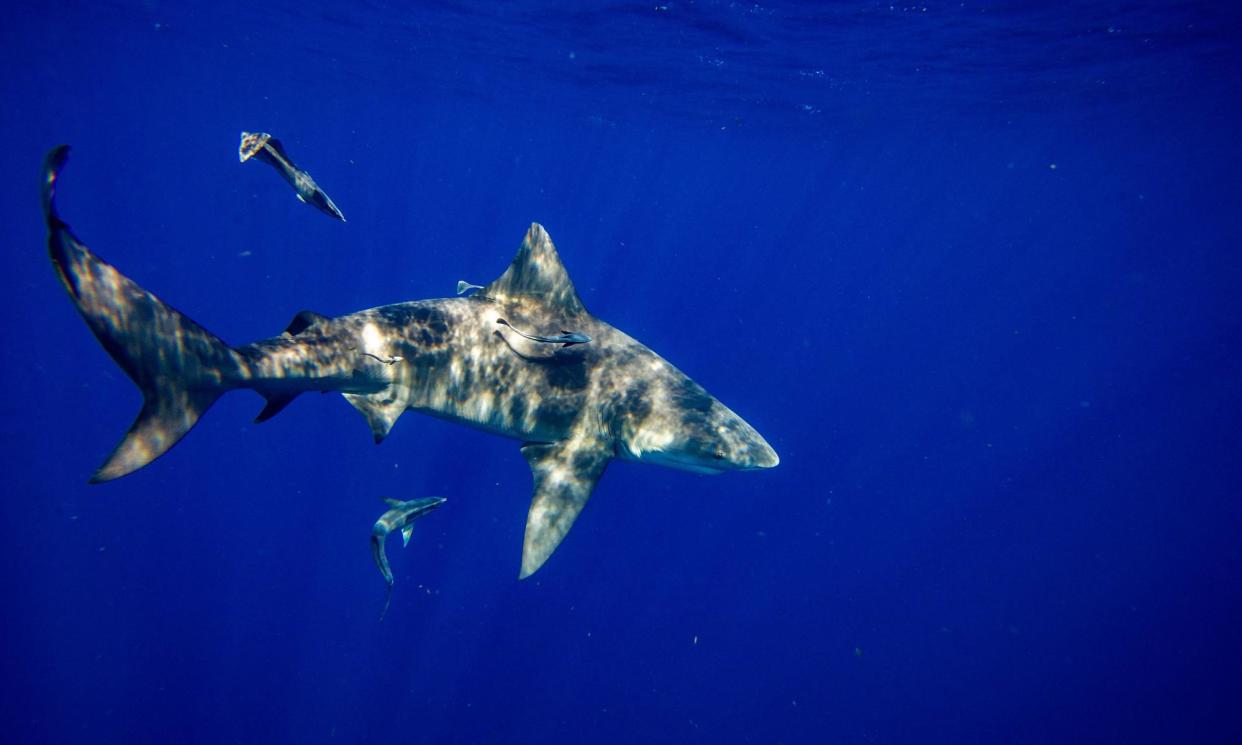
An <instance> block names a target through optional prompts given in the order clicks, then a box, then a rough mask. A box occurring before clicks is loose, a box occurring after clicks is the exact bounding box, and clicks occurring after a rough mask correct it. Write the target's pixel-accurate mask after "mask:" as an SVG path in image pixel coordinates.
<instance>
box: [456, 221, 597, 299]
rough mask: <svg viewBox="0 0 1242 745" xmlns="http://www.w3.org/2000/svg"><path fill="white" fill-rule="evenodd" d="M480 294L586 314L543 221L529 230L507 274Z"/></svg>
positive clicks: (506, 271) (534, 224)
mask: <svg viewBox="0 0 1242 745" xmlns="http://www.w3.org/2000/svg"><path fill="white" fill-rule="evenodd" d="M480 294H482V295H486V296H487V297H490V298H493V299H495V300H501V301H504V300H521V299H524V298H530V299H535V300H537V301H539V302H540V303H542V304H543V305H545V306H547V307H550V308H555V309H556V310H558V311H559V312H560V313H562V314H563V315H566V316H571V317H572V316H577V315H580V314H583V313H586V308H584V307H583V306H582V301H581V300H579V299H578V292H577V291H576V290H575V289H574V283H573V282H571V281H570V279H569V272H567V271H565V265H564V264H562V263H561V257H560V256H558V255H557V253H556V246H554V245H552V239H551V238H549V237H548V232H547V231H546V230H544V229H543V226H542V225H540V224H539V223H532V224H531V226H530V230H528V231H526V238H525V240H523V241H522V247H521V248H519V249H518V252H517V256H514V257H513V263H512V264H510V265H509V268H508V269H506V270H505V273H504V274H502V275H500V278H499V279H497V280H496V281H494V282H492V283H491V284H490V285H488V286H487V287H484V288H483V289H482V290H481V291H480Z"/></svg>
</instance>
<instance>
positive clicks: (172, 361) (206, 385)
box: [42, 145, 242, 482]
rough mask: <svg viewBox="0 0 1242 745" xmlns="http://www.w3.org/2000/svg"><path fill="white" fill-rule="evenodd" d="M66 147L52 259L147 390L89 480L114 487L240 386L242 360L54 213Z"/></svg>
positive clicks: (52, 223) (49, 175)
mask: <svg viewBox="0 0 1242 745" xmlns="http://www.w3.org/2000/svg"><path fill="white" fill-rule="evenodd" d="M68 156H69V148H68V146H66V145H62V146H60V147H58V148H56V149H54V150H52V152H50V153H48V156H47V160H46V161H45V162H44V165H43V169H44V170H43V195H42V196H43V212H44V218H45V219H46V221H47V227H48V241H47V242H48V252H49V253H50V254H51V258H52V264H53V265H54V266H55V267H56V271H57V273H58V274H59V275H60V279H61V281H62V282H63V283H64V285H65V289H66V290H68V291H69V296H70V298H72V300H73V304H74V305H76V306H77V308H78V312H79V313H81V314H82V317H83V318H84V319H86V324H87V325H88V326H89V327H90V329H91V331H92V332H93V333H94V334H95V337H96V338H98V339H99V341H100V343H101V344H103V347H104V349H106V350H108V354H110V355H111V356H112V359H114V360H116V362H117V364H118V365H120V366H121V369H123V370H125V372H126V374H127V375H129V377H130V379H131V380H133V381H134V383H135V384H136V385H137V386H138V388H139V390H141V391H142V398H143V404H142V410H141V411H140V412H139V413H138V418H137V419H136V420H134V423H133V425H132V426H131V427H130V429H129V432H128V433H127V434H126V435H125V439H123V440H122V441H121V444H120V445H118V446H117V448H116V450H114V451H113V453H112V455H111V456H109V457H108V460H107V461H105V462H104V464H103V466H101V467H100V468H99V470H98V471H97V472H96V473H95V475H94V476H93V477H92V478H91V481H93V482H99V481H110V480H112V479H115V478H119V477H121V476H124V475H125V474H127V473H132V472H133V471H136V470H138V469H139V468H142V467H143V466H145V465H146V464H148V463H150V462H151V461H153V460H155V459H156V458H158V457H159V456H161V455H163V454H164V453H165V452H167V451H168V449H169V448H171V447H172V446H173V445H175V444H176V443H177V441H178V440H180V439H181V438H182V436H184V435H185V433H186V432H189V431H190V428H191V427H193V426H194V424H195V423H196V422H197V421H198V419H199V417H200V416H202V414H203V412H205V411H206V410H207V409H208V408H209V407H210V406H211V405H212V404H213V403H215V401H216V399H217V398H219V397H220V395H221V394H223V393H224V392H225V391H227V390H229V389H231V388H233V387H235V386H236V383H237V381H238V379H239V378H240V370H241V365H242V361H241V359H240V357H239V356H238V355H237V353H236V352H234V351H233V350H232V349H230V348H229V346H228V345H227V344H225V343H224V342H223V341H221V340H220V339H219V338H218V337H217V336H215V335H214V334H212V333H211V332H210V331H208V330H206V329H204V328H203V327H202V326H199V325H198V324H197V323H195V322H194V321H192V320H190V319H189V318H187V317H186V316H184V315H182V314H181V313H179V312H178V311H177V310H176V309H174V308H172V307H171V306H169V305H167V304H165V303H164V302H163V301H162V300H160V299H159V298H157V297H156V296H155V295H152V294H151V293H149V292H147V291H146V290H144V289H142V288H141V287H139V286H138V284H137V283H135V282H134V281H133V280H131V279H130V278H129V277H126V276H125V275H123V274H121V273H120V272H118V271H117V270H116V269H115V268H114V267H112V265H110V264H108V263H107V262H105V261H103V260H102V259H100V258H99V257H98V256H96V255H95V254H94V253H92V252H91V250H90V249H88V248H87V247H86V246H85V245H83V244H82V243H81V242H80V241H79V240H78V239H77V236H75V235H74V234H73V231H71V230H70V229H69V226H68V225H67V224H66V223H65V222H64V221H63V220H61V219H60V217H59V216H58V215H57V213H56V203H55V199H56V180H57V178H58V176H59V173H60V169H61V168H62V167H63V166H64V164H65V161H66V160H67V159H68Z"/></svg>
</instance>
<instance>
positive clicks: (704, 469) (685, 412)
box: [620, 366, 781, 473]
mask: <svg viewBox="0 0 1242 745" xmlns="http://www.w3.org/2000/svg"><path fill="white" fill-rule="evenodd" d="M670 367H671V366H670ZM663 383H664V384H663V385H655V386H652V390H650V391H649V395H648V396H645V397H644V398H645V399H646V400H644V401H643V402H642V405H641V406H638V407H635V410H634V411H632V412H631V414H630V415H629V416H626V417H624V418H623V421H624V422H625V424H624V425H623V426H622V428H621V429H622V432H621V438H620V445H621V447H620V451H621V454H622V455H623V457H628V458H632V459H633V460H638V461H642V462H644V463H653V464H655V465H661V466H668V467H669V468H677V469H681V470H683V471H694V472H695V473H722V472H724V471H753V470H757V469H760V468H772V467H773V466H775V465H776V464H778V463H780V460H781V459H780V456H778V455H777V454H776V451H775V450H773V449H772V446H771V445H769V444H768V443H767V440H764V439H763V436H762V435H760V434H759V433H758V432H756V431H755V428H754V427H752V426H750V425H749V424H747V423H746V420H744V419H742V418H741V417H740V416H738V415H737V414H734V413H733V412H732V411H731V410H730V409H729V407H727V406H725V405H724V404H722V403H720V402H719V401H717V400H716V399H715V398H713V397H712V396H711V395H710V394H709V393H708V392H707V391H705V390H703V388H702V386H700V385H698V384H697V383H695V382H694V381H693V380H690V379H689V378H687V377H685V376H684V375H681V374H680V373H678V374H677V375H676V376H675V378H674V379H672V380H669V379H666V380H665V381H663ZM631 400H633V399H631Z"/></svg>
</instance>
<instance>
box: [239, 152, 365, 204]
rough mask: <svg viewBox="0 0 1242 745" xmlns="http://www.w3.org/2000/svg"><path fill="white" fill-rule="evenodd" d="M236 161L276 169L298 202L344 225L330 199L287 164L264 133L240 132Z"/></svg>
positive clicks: (298, 169) (309, 179)
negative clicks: (257, 161)
mask: <svg viewBox="0 0 1242 745" xmlns="http://www.w3.org/2000/svg"><path fill="white" fill-rule="evenodd" d="M237 157H238V160H240V161H241V162H242V163H245V162H246V161H248V160H250V159H251V158H258V159H259V160H261V161H263V162H264V163H267V164H268V165H270V166H272V168H275V169H276V172H277V173H279V174H280V175H281V177H282V178H284V180H285V181H288V182H289V185H290V186H292V187H293V189H294V191H296V192H297V196H298V200H299V201H301V202H302V203H303V204H309V205H311V206H312V207H315V208H317V209H318V210H319V211H320V212H323V213H324V214H326V215H330V216H332V217H335V218H336V219H338V220H340V221H341V222H345V215H343V214H341V211H340V210H339V209H337V207H336V205H335V204H334V203H333V202H332V199H331V198H330V197H329V196H328V195H327V194H326V193H324V190H323V189H320V188H319V184H316V183H315V179H313V178H311V175H310V174H309V173H307V172H306V171H303V170H302V169H301V168H298V167H297V166H296V165H294V164H293V161H292V160H290V158H289V155H288V153H286V152H285V148H284V146H283V145H281V144H280V140H278V139H276V138H275V137H272V136H271V135H270V134H267V133H266V132H242V134H241V146H240V147H238V148H237Z"/></svg>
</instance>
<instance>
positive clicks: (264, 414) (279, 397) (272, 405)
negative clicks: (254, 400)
mask: <svg viewBox="0 0 1242 745" xmlns="http://www.w3.org/2000/svg"><path fill="white" fill-rule="evenodd" d="M298 395H299V394H298V393H297V392H294V393H272V394H269V395H267V396H264V398H266V399H267V405H266V406H264V407H263V411H260V412H259V415H258V416H256V417H255V418H254V423H255V424H262V423H263V422H266V421H267V420H268V419H271V418H272V417H274V416H276V415H277V414H279V413H280V412H282V411H284V410H285V407H286V406H288V405H289V404H290V403H291V402H292V401H293V399H295V398H297V397H298Z"/></svg>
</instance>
